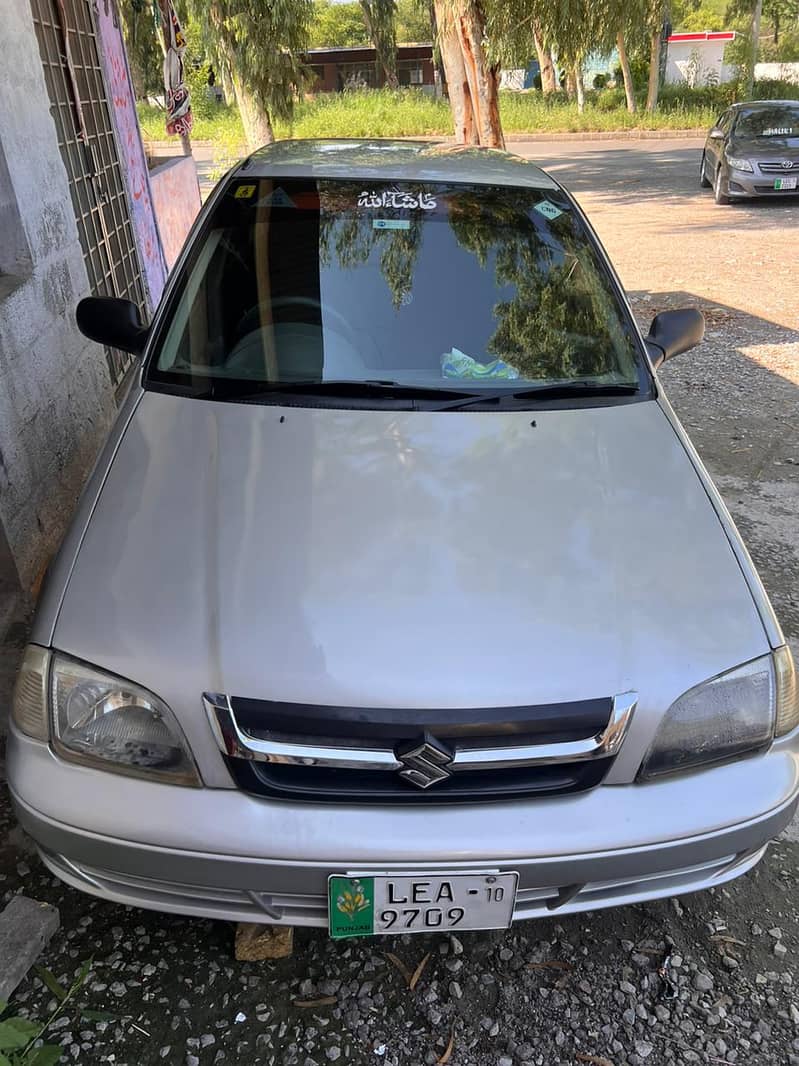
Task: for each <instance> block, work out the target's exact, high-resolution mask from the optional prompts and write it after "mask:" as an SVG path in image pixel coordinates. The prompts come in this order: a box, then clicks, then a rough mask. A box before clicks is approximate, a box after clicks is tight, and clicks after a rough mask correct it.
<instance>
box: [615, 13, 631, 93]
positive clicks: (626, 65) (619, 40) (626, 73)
mask: <svg viewBox="0 0 799 1066" xmlns="http://www.w3.org/2000/svg"><path fill="white" fill-rule="evenodd" d="M616 47H617V48H618V50H619V63H621V73H622V76H623V78H624V95H625V96H626V97H627V110H628V111H635V89H634V88H633V76H632V74H631V72H630V60H629V59H628V57H627V48H626V46H625V44H624V32H623V31H622V30H619V32H618V34H617V35H616Z"/></svg>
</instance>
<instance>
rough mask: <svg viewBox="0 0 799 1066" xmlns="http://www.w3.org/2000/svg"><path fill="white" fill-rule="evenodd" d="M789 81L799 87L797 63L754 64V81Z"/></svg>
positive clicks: (798, 66) (798, 64)
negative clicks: (772, 79)
mask: <svg viewBox="0 0 799 1066" xmlns="http://www.w3.org/2000/svg"><path fill="white" fill-rule="evenodd" d="M771 78H774V79H775V80H777V81H790V82H792V83H793V84H794V85H799V63H756V64H755V81H768V80H769V79H771Z"/></svg>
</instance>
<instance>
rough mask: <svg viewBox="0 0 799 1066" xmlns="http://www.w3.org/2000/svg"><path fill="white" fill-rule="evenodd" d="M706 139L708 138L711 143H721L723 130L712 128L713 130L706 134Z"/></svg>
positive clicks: (716, 127)
mask: <svg viewBox="0 0 799 1066" xmlns="http://www.w3.org/2000/svg"><path fill="white" fill-rule="evenodd" d="M708 137H710V139H711V141H723V140H724V130H722V129H719V127H718V126H714V127H713V129H712V130H711V131H710V133H709V134H708Z"/></svg>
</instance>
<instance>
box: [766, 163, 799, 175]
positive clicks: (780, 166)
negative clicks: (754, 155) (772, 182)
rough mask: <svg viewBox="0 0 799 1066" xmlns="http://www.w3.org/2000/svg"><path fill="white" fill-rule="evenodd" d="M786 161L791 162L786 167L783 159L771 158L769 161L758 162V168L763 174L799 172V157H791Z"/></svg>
mask: <svg viewBox="0 0 799 1066" xmlns="http://www.w3.org/2000/svg"><path fill="white" fill-rule="evenodd" d="M785 162H788V163H790V164H791V165H790V166H789V167H786V166H785V164H784V163H783V161H782V160H781V159H777V160H770V161H768V162H763V163H758V164H757V166H758V169H759V170H760V171H761V173H763V174H795V173H799V159H793V160H791V159H789V160H786V161H785Z"/></svg>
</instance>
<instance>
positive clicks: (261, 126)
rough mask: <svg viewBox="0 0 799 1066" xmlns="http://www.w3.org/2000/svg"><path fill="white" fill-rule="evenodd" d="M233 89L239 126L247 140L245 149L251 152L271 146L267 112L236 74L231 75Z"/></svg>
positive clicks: (269, 123)
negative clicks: (237, 107) (239, 116)
mask: <svg viewBox="0 0 799 1066" xmlns="http://www.w3.org/2000/svg"><path fill="white" fill-rule="evenodd" d="M233 89H234V91H235V93H236V103H237V104H238V105H239V114H240V115H241V124H242V126H243V127H244V136H245V137H246V138H247V147H248V148H249V150H250V151H251V152H254V151H255V149H256V148H260V147H261V146H262V145H264V144H271V143H272V141H274V139H275V133H274V130H273V129H272V122H271V119H270V118H269V112H268V111H265V110H264V109H263V108H262V107H261V105H260V104H259V103H258V101H257V100H256V99H255V97H254V96H253V94H252V92H251V91H250V90H249V88H248V87H247V86H246V85H244V83H243V82H242V80H241V78H240V77H239V76H238V75H237V74H235V73H234V74H233Z"/></svg>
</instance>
